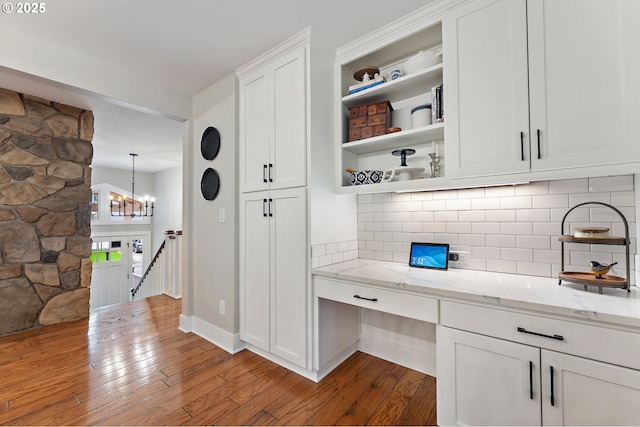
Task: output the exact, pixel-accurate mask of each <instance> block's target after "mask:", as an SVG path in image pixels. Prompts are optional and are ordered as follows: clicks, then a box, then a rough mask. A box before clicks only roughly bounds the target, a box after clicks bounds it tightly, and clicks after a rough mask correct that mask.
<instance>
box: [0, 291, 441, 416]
mask: <svg viewBox="0 0 640 427" xmlns="http://www.w3.org/2000/svg"><path fill="white" fill-rule="evenodd" d="M180 304H181V303H180V301H176V300H173V299H171V298H169V297H166V296H157V297H152V298H148V299H146V300H141V301H135V302H131V303H125V304H119V305H116V306H111V307H105V308H101V309H98V310H96V311H95V312H92V314H91V317H90V319H87V320H82V321H78V322H72V323H67V324H62V325H56V326H50V327H47V328H42V329H38V330H35V331H28V332H23V333H19V334H15V335H11V336H7V337H2V338H0V424H1V425H435V423H436V406H435V404H436V400H435V395H436V383H435V378H433V377H429V376H427V375H424V374H421V373H419V372H416V371H413V370H411V369H407V368H404V367H402V366H398V365H395V364H392V363H389V362H386V361H384V360H381V359H378V358H376V357H372V356H369V355H367V354H364V353H360V352H358V353H356V354H354V355H353V356H352V357H350V358H349V359H348V360H347V361H345V362H344V363H343V364H342V365H340V366H339V367H338V368H337V369H336V370H335V371H333V372H332V373H331V374H330V375H328V376H327V377H326V378H324V379H323V380H322V381H320V382H319V383H314V382H313V381H310V380H308V379H306V378H303V377H301V376H300V375H297V374H295V373H293V372H291V371H288V370H287V369H285V368H282V367H280V366H278V365H276V364H274V363H272V362H270V361H268V360H266V359H264V358H262V357H260V356H258V355H256V354H254V353H251V352H249V351H246V350H245V351H242V352H239V353H237V354H235V355H230V354H228V353H226V352H225V351H223V350H222V349H220V348H218V347H216V346H215V345H213V344H211V343H209V342H208V341H206V340H204V339H202V338H200V337H199V336H197V335H194V334H191V333H188V334H187V333H183V332H181V331H179V330H178V321H179V314H180Z"/></svg>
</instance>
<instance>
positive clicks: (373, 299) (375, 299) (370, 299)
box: [353, 295, 378, 302]
mask: <svg viewBox="0 0 640 427" xmlns="http://www.w3.org/2000/svg"><path fill="white" fill-rule="evenodd" d="M353 297H354V298H357V299H364V300H367V301H373V302H377V301H378V298H366V297H361V296H360V295H354V296H353Z"/></svg>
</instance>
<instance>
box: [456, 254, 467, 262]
mask: <svg viewBox="0 0 640 427" xmlns="http://www.w3.org/2000/svg"><path fill="white" fill-rule="evenodd" d="M458 261H460V262H466V261H467V253H466V252H458Z"/></svg>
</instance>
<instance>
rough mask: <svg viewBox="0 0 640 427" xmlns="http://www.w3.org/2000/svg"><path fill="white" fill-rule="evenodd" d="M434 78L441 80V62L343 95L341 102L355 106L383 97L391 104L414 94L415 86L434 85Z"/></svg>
mask: <svg viewBox="0 0 640 427" xmlns="http://www.w3.org/2000/svg"><path fill="white" fill-rule="evenodd" d="M434 80H440V81H442V64H436V65H434V66H432V67H429V68H425V69H424V70H420V71H416V72H415V73H412V74H409V75H406V76H403V77H399V78H397V79H396V80H390V81H387V82H385V83H383V84H381V85H378V86H374V87H372V88H369V89H366V90H363V91H361V92H356V93H352V94H351V95H347V96H344V97H342V103H343V105H345V106H347V107H356V106H359V105H363V104H367V103H370V102H379V100H381V99H384V100H388V101H389V102H391V103H392V104H393V103H394V102H397V101H399V100H402V99H405V98H409V97H411V96H413V95H415V94H416V93H417V91H416V88H417V87H423V88H427V87H431V86H432V85H434V83H433V81H434Z"/></svg>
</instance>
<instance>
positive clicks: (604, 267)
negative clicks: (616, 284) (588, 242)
mask: <svg viewBox="0 0 640 427" xmlns="http://www.w3.org/2000/svg"><path fill="white" fill-rule="evenodd" d="M616 264H617V262H614V263H612V264H600V263H599V262H598V261H591V262H590V263H589V267H590V268H591V272H592V273H593V274H594V275H595V276H596V279H604V277H603V274H607V273H608V272H609V270H611V267H613V266H614V265H616Z"/></svg>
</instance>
